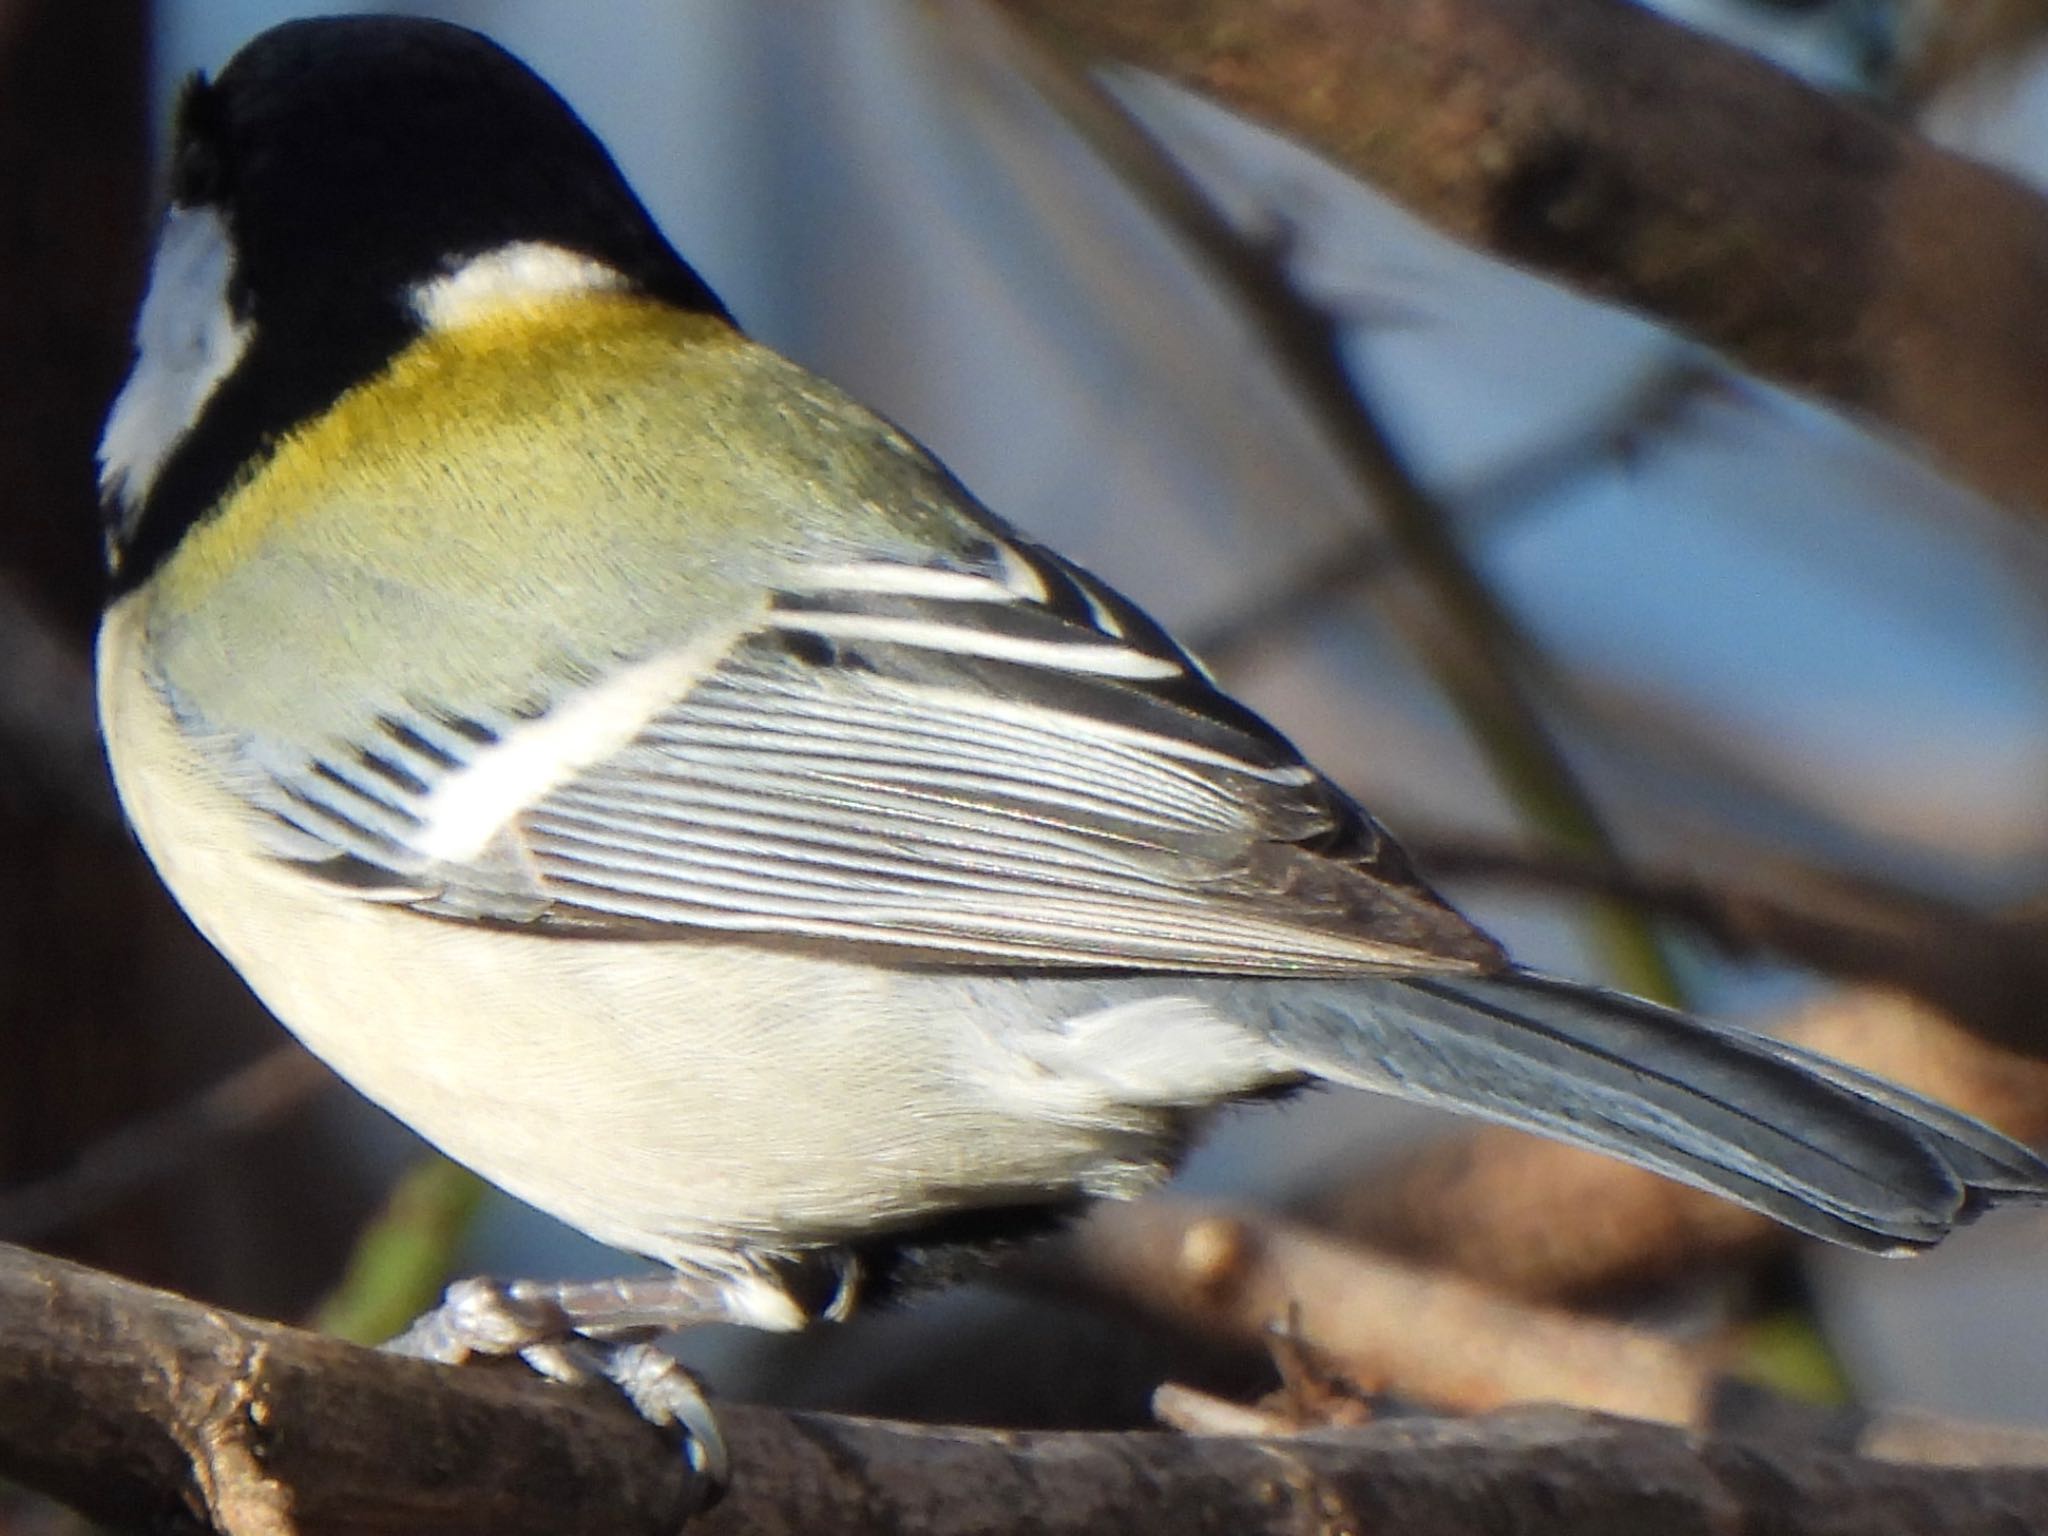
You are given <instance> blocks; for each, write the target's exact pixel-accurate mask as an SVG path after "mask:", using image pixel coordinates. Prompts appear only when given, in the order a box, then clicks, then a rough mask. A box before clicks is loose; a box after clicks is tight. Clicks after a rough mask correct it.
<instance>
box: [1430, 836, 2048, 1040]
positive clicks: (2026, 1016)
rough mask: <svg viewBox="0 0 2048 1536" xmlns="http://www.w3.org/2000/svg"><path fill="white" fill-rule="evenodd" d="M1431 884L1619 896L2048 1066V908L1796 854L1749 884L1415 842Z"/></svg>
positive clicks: (1446, 841)
mask: <svg viewBox="0 0 2048 1536" xmlns="http://www.w3.org/2000/svg"><path fill="white" fill-rule="evenodd" d="M1407 846H1408V849H1409V851H1410V852H1411V853H1413V854H1414V855H1415V856H1416V860H1417V862H1418V863H1420V864H1421V865H1422V867H1423V868H1424V869H1425V870H1426V871H1427V872H1428V873H1429V874H1430V876H1431V877H1432V878H1435V879H1443V880H1465V881H1477V882H1489V881H1494V882H1504V883H1507V884H1511V885H1526V886H1531V887H1536V888H1541V889H1544V890H1550V891H1563V892H1578V893H1581V894H1588V895H1600V896H1608V897H1612V898H1613V899H1615V900H1619V901H1625V902H1628V903H1630V904H1631V905H1633V906H1637V907H1640V908H1641V909H1642V910H1644V911H1646V912H1653V913H1655V914H1656V915H1657V916H1659V917H1662V918H1665V919H1667V920H1669V921H1672V922H1676V923H1681V924H1683V925H1685V926H1686V927H1688V928H1690V929H1692V930H1693V931H1694V932H1695V933H1697V934H1699V935H1700V936H1702V937H1703V938H1705V939H1707V940H1709V941H1710V942H1711V943H1713V944H1714V945H1715V946H1717V947H1718V948H1720V949H1721V950H1723V951H1724V952H1726V953H1727V954H1730V955H1734V956H1752V955H1759V954H1769V955H1776V956H1779V957H1781V958H1784V959H1788V960H1793V961H1796V962H1797V963H1799V964H1801V965H1804V966H1808V967H1810V968H1812V969H1814V970H1816V971H1820V972H1822V973H1824V974H1826V975H1828V976H1832V977H1835V978H1837V979H1839V980H1842V981H1858V982H1871V983H1876V984H1879V985H1883V986H1888V987H1896V988H1898V989H1899V990H1901V991H1904V992H1910V993H1911V994H1913V996H1915V997H1917V998H1919V999H1921V1000H1922V1001H1923V1002H1926V1003H1929V1004H1931V1005H1933V1006H1934V1007H1936V1008H1938V1009H1940V1010H1941V1011H1942V1012H1943V1013H1945V1014H1947V1015H1949V1016H1950V1017H1951V1018H1953V1019H1954V1020H1955V1021H1956V1022H1957V1023H1958V1024H1961V1025H1962V1026H1964V1027H1965V1028H1967V1029H1969V1030H1971V1031H1972V1032H1973V1033H1976V1034H1978V1035H1981V1036H1983V1037H1984V1038H1986V1039H1987V1040H1990V1041H1992V1042H1994V1043H1996V1044H1998V1045H2001V1046H2004V1047H2006V1048H2007V1049H2010V1050H2012V1051H2015V1052H2017V1053H2019V1054H2021V1055H2023V1056H2034V1057H2048V1025H2044V1023H2043V1020H2042V1016H2041V999H2042V998H2043V997H2048V913H2044V912H2042V911H2037V910H2020V911H2011V912H1980V911H1978V910H1976V909H1974V908H1971V907H1966V906H1963V905H1961V904H1959V903H1956V902H1950V901H1944V900H1941V899H1940V898H1938V897H1934V896H1929V895H1926V894H1924V893H1922V892H1918V891H1908V890H1904V889H1901V888H1898V887H1896V886H1886V885H1881V884H1878V883H1877V882H1874V881H1870V880H1864V879H1859V878H1856V877H1854V876H1851V875H1848V874H1844V873H1841V872H1839V871H1835V870H1828V869H1823V868H1818V867H1815V866H1813V865H1810V864H1802V863H1799V862H1796V861H1794V860H1791V859H1786V858H1777V859H1765V860H1763V861H1762V862H1757V861H1754V860H1752V861H1750V862H1749V863H1748V865H1747V866H1746V867H1745V869H1744V870H1743V872H1742V873H1741V874H1740V875H1736V874H1732V873H1730V874H1714V875H1695V874H1692V873H1689V872H1673V871H1660V870H1638V869H1631V868H1626V867H1623V866H1621V865H1617V864H1614V863H1612V862H1609V861H1606V860H1600V859H1588V858H1586V857H1584V856H1582V855H1578V854H1574V853H1570V852H1566V851H1562V850H1542V851H1535V850H1530V849H1525V848H1516V847H1510V846H1508V845H1506V844H1500V843H1484V842H1475V841H1471V840H1468V839H1461V838H1455V837H1423V838H1409V839H1407Z"/></svg>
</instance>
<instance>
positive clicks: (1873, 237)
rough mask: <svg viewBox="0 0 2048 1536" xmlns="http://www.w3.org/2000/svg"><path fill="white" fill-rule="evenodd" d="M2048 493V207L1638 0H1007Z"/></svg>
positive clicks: (1733, 351) (1097, 52) (1030, 16)
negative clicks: (2045, 424) (1105, 1)
mask: <svg viewBox="0 0 2048 1536" xmlns="http://www.w3.org/2000/svg"><path fill="white" fill-rule="evenodd" d="M997 3H998V5H999V6H1000V8H1001V9H1002V10H1004V11H1005V12H1007V13H1008V14H1010V15H1012V16H1014V17H1016V18H1018V19H1019V20H1021V21H1023V22H1025V23H1027V24H1028V25H1030V26H1031V27H1033V28H1034V29H1036V30H1037V31H1038V32H1039V33H1040V35H1042V36H1047V37H1054V38H1059V39H1063V40H1065V41H1067V42H1069V43H1071V44H1072V45H1074V46H1075V47H1077V48H1078V49H1080V50H1082V51H1083V52H1085V53H1087V54H1089V55H1092V56H1095V57H1098V58H1102V59H1106V60H1114V61H1118V62H1122V63H1126V64H1133V65H1137V66H1139V67H1141V68H1144V69H1148V70H1152V71H1154V72H1156V73H1158V74H1161V75H1164V76H1166V77H1167V78H1169V79H1172V80H1175V81H1178V82H1179V83H1181V84H1183V85H1186V86H1189V87H1191V88H1193V89H1195V90H1198V91H1201V92H1203V93H1205V94H1207V95H1209V96H1212V97H1214V98H1216V99H1217V100H1219V101H1221V102H1223V103H1224V104H1226V105H1228V106H1230V107H1233V108H1235V109H1236V110H1238V111H1240V112H1242V113H1244V114H1245V115H1246V116H1248V117H1250V118H1252V119H1254V120H1256V121H1258V122H1261V123H1264V124H1266V125H1267V126H1269V127H1272V128H1274V129H1277V130H1279V131H1280V132H1283V133H1286V134H1288V135H1290V136H1292V137H1294V138H1297V139H1299V140H1301V141H1302V142H1304V143H1306V144H1308V145H1309V146H1311V147H1313V148H1315V149H1317V150H1319V151H1321V152H1322V153H1323V154H1325V155H1327V156H1329V157H1330V158H1331V159H1332V160H1334V161H1335V162H1337V163H1338V164H1340V165H1342V166H1345V167H1346V168H1348V169H1349V170H1351V171H1353V172H1355V173H1356V174H1358V175H1359V176H1362V177H1364V178H1365V179H1366V180H1368V181H1371V182H1373V183H1374V184H1375V185H1376V186H1378V187H1379V188H1381V189H1382V190H1383V191H1385V192H1387V193H1388V194H1390V195H1391V196H1393V197H1394V198H1396V199H1397V200H1398V201H1400V202H1402V203H1403V204H1405V205H1406V206H1407V207H1409V208H1410V209H1412V210H1413V211H1414V212H1416V213H1417V214H1419V215H1421V216H1422V217H1423V218H1425V219H1427V220H1429V221H1430V222H1431V223H1433V224H1435V225H1437V226H1438V227H1439V228H1441V229H1443V230H1445V231H1446V232H1447V233H1449V234H1451V235H1453V236H1455V237H1457V238H1459V239H1462V240H1465V241H1467V242H1469V243H1471V244H1473V245H1477V246H1480V247H1483V248H1485V249H1488V250H1491V251H1493V252H1495V253H1497V254H1499V255H1501V256H1503V257H1505V258H1507V259H1509V260H1512V261H1516V262H1520V263H1522V264H1524V265H1527V266H1530V267H1533V268H1535V269H1537V270H1539V271H1541V272H1544V273H1546V274H1548V275H1550V276H1552V277H1555V278H1558V279H1560V280H1561V281H1564V282H1568V283H1571V284H1573V285H1575V286H1578V287H1581V288H1584V289H1586V290H1588V291H1589V292H1591V293H1593V294H1595V295H1598V296H1601V297H1605V298H1609V299H1613V300H1616V301H1619V302H1621V303H1624V304H1627V305H1630V306H1633V307H1635V308H1637V309H1640V310H1643V311H1645V312H1647V313H1649V314H1651V315H1654V316H1656V317H1658V318H1659V319H1662V320H1664V321H1666V322H1667V323H1669V324H1671V325H1672V326H1674V327H1676V328H1677V329H1679V330H1680V331H1683V332H1684V333H1686V334H1687V335H1689V336H1692V337H1694V338H1695V339H1697V340H1699V341H1702V342H1704V343H1706V344H1707V345H1709V346H1712V347H1714V348H1716V349H1718V350H1719V351H1721V352H1722V353H1723V354H1725V355H1726V356H1727V357H1728V358H1729V359H1731V360H1732V361H1733V362H1735V363H1736V364H1738V365H1739V366H1741V367H1743V368H1745V369H1747V370H1749V371H1750V372H1752V373H1755V374H1758V375H1761V376H1762V377H1765V378H1768V379H1771V380H1774V381H1776V382H1778V383H1781V384H1786V385H1789V386H1791V387H1793V388H1795V389H1801V390H1806V391H1809V392H1811V393H1813V394H1816V395H1819V396H1820V397H1822V398H1824V399H1827V400H1829V401H1832V402H1833V403H1834V404H1836V405H1837V406H1840V407H1842V408H1844V409H1846V410H1849V411H1852V412H1855V413H1858V414H1861V415H1866V416H1869V417H1872V418H1875V419H1876V420H1878V421H1880V422H1882V423H1884V424H1886V425H1889V426H1891V427H1894V428H1897V429H1898V430H1900V431H1902V432H1904V433H1906V434H1908V435H1910V436H1912V437H1914V438H1917V439H1918V440H1919V441H1920V442H1921V443H1922V444H1923V445H1925V446H1926V447H1927V448H1928V449H1929V450H1931V451H1932V452H1933V454H1934V455H1935V456H1936V457H1937V458H1938V459H1940V460H1942V461H1943V462H1944V463H1945V464H1946V465H1947V466H1948V468H1949V469H1950V470H1951V471H1953V472H1954V473H1955V474H1956V475H1958V476H1959V477H1960V478H1962V479H1963V480H1965V481H1967V482H1969V483H1970V484H1972V485H1975V486H1976V487H1977V488H1978V489H1980V490H1982V491H1984V492H1986V493H1987V494H1989V495H1990V496H1992V497H1993V498H1995V499H1997V500H2000V501H2006V502H2015V503H2022V504H2024V505H2026V506H2027V507H2028V508H2030V509H2031V510H2032V511H2034V512H2036V513H2044V512H2048V434H2043V433H2042V432H2041V431H2040V423H2041V422H2042V421H2044V420H2048V284H2044V283H2042V282H2041V280H2040V274H2041V273H2042V272H2044V271H2048V206H2044V205H2043V204H2042V202H2041V201H2040V200H2039V199H2037V198H2036V197H2035V196H2034V195H2033V194H2032V193H2030V192H2029V191H2027V190H2026V189H2025V188H2024V187H2023V186H2021V185H2020V184H2019V183H2018V182H2017V181H2014V180H2012V179H2011V178H2009V177H2006V176H2004V175H2001V174H1999V173H1998V172H1995V171H1992V170H1989V169H1987V168H1986V167H1984V166H1981V165H1978V164H1975V163H1973V162H1971V161H1969V160H1966V159H1964V158H1963V157H1961V156H1958V155H1953V154H1948V153H1946V152H1944V151H1942V150H1939V149H1936V148H1935V147H1933V146H1932V145H1930V144H1928V143H1927V142H1925V141H1924V140H1922V139H1920V138H1918V137H1917V136H1915V135H1914V134H1913V133H1912V132H1910V131H1909V130H1907V129H1905V128H1903V127H1901V126H1899V125H1898V124H1896V123H1892V122H1889V121H1886V120H1885V119H1883V118H1881V117H1879V116H1877V115H1876V114H1874V113H1872V112H1869V111H1866V110H1864V109H1862V108H1859V107H1857V106H1855V105H1853V104H1851V103H1848V102H1845V101H1842V100H1838V99H1835V98H1832V97H1829V96H1828V95H1826V94H1824V93H1822V92H1820V91H1817V90H1813V89H1811V88H1809V87H1807V86H1805V85H1803V84H1801V83H1800V82H1799V81H1797V80H1795V79H1794V78H1793V77H1791V76H1790V75H1787V74H1785V73H1783V72H1782V71H1780V70H1777V69H1774V68H1772V67H1771V66H1770V65H1768V64H1766V63H1764V62H1763V61H1761V60H1760V59H1758V58H1756V57H1755V56H1753V55H1751V54H1748V53H1745V52H1743V51H1741V50H1739V49H1736V48H1733V47H1729V46H1726V45H1724V44H1721V43H1718V42H1715V41H1713V40H1711V39H1709V38H1706V37H1704V36H1702V35H1700V34H1699V33H1697V32H1694V31H1691V30H1689V29H1687V28H1685V27H1682V26H1680V25H1678V24H1676V23H1673V22H1670V21H1667V20H1664V19H1663V18H1661V17H1659V16H1657V15H1656V14H1655V13H1654V12H1653V11H1652V10H1650V9H1649V8H1648V7H1645V6H1640V5H1635V4H1631V3H1629V0H1119V3H1117V4H1115V5H1102V4H1097V3H1094V0H997Z"/></svg>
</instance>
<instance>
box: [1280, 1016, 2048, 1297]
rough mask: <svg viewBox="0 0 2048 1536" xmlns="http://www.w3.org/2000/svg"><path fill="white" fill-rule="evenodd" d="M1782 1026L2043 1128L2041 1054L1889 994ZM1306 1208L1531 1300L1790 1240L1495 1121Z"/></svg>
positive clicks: (2045, 1078) (1965, 1106) (2047, 1115)
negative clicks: (2008, 1047)
mask: <svg viewBox="0 0 2048 1536" xmlns="http://www.w3.org/2000/svg"><path fill="white" fill-rule="evenodd" d="M1778 1032H1779V1033H1780V1034H1782V1035H1783V1036H1784V1037H1785V1038H1786V1039H1788V1040H1794V1041H1797V1042H1798V1043H1799V1044H1801V1045H1805V1046H1809V1047H1811V1048H1813V1049H1815V1050H1818V1051H1821V1052H1823V1053H1825V1054H1827V1055H1829V1056H1834V1057H1838V1058H1840V1059H1841V1060H1843V1061H1847V1062H1850V1063H1852V1064H1854V1065H1856V1066H1859V1067H1863V1068H1865V1069H1867V1070H1869V1071H1872V1072H1875V1073H1877V1074H1878V1075H1879V1076H1882V1077H1887V1078H1890V1079H1892V1080H1893V1081H1894V1082H1898V1083H1902V1084H1904V1085H1905V1086H1907V1087H1909V1088H1913V1089H1916V1090H1918V1091H1919V1092H1921V1093H1925V1094H1927V1095H1929V1096H1931V1097H1933V1098H1936V1099H1939V1100H1941V1101H1942V1102H1943V1103H1946V1104H1952V1105H1954V1106H1955V1107H1956V1108H1958V1109H1960V1110H1963V1111H1964V1112H1965V1113H1968V1114H1972V1115H1975V1116H1977V1117H1978V1118H1979V1119H1982V1120H1985V1121H1988V1122H1989V1123H1990V1124H1992V1125H1995V1126H1997V1127H1998V1128H1999V1129H2000V1130H2003V1131H2005V1132H2006V1133H2008V1134H2009V1135H2013V1136H2017V1137H2019V1138H2020V1139H2021V1140H2023V1141H2040V1140H2043V1139H2044V1138H2048V1063H2044V1062H2042V1061H2039V1060H2035V1059H2030V1058H2026V1057H2021V1056H2016V1055H2013V1054H2012V1053H2010V1052H2007V1051H2004V1050H2001V1049H1999V1048H1998V1047H1996V1046H1993V1045H1990V1044H1987V1043H1986V1042H1985V1041H1983V1040H1982V1039H1979V1038H1978V1037H1977V1036H1975V1035H1973V1034H1970V1033H1968V1032H1966V1031H1964V1030H1963V1029H1961V1028H1959V1027H1957V1026H1956V1025H1955V1024H1954V1023H1952V1022H1951V1021H1950V1020H1948V1019H1947V1018H1945V1017H1944V1016H1942V1015H1940V1014H1936V1013H1933V1012H1931V1011H1929V1010H1927V1009H1925V1008H1923V1007H1921V1006H1920V1005H1918V1004H1916V1003H1914V1002H1913V1001H1911V1000H1910V999H1908V998H1906V997H1904V996H1903V995H1901V994H1898V993H1894V992H1889V991H1884V990H1880V989H1876V988H1864V989H1856V990H1851V991H1846V992H1843V993H1840V994H1838V995H1836V996H1832V997H1829V998H1827V999H1824V1000H1823V1001H1821V1002H1818V1003H1815V1004H1813V1005H1812V1006H1810V1007H1808V1008H1806V1009H1803V1010H1801V1011H1800V1012H1798V1013H1797V1014H1795V1015H1794V1016H1793V1017H1792V1018H1791V1019H1790V1020H1788V1021H1787V1022H1786V1023H1785V1026H1784V1028H1783V1029H1781V1030H1780V1031H1778ZM1313 1215H1314V1217H1315V1219H1316V1220H1317V1222H1318V1223H1319V1224H1325V1225H1327V1226H1329V1227H1330V1228H1331V1229H1333V1230H1335V1231H1337V1232H1341V1233H1343V1234H1345V1235H1346V1236H1348V1237H1351V1238H1354V1239H1356V1240H1359V1241H1363V1242H1366V1243H1370V1244H1371V1245H1372V1246H1374V1247H1376V1248H1380V1249H1382V1250H1384V1251H1386V1252H1389V1253H1394V1254H1399V1255H1401V1256H1402V1257H1404V1258H1407V1259H1409V1260H1411V1261H1414V1262H1418V1263H1426V1264H1430V1265H1440V1266H1442V1267H1444V1268H1446V1269H1450V1270H1454V1271H1455V1272H1457V1273H1458V1274H1461V1275H1466V1276H1469V1277H1471V1278H1473V1279H1476V1280H1479V1281H1482V1282H1484V1283H1485V1284H1487V1285H1490V1286H1493V1287H1495V1288H1497V1289H1499V1290H1501V1291H1503V1292H1506V1293H1509V1294H1512V1295H1515V1296H1520V1297H1524V1298H1528V1299H1532V1300H1541V1301H1562V1300H1566V1299H1570V1298H1575V1297H1584V1296H1588V1295H1595V1294H1599V1293H1602V1292H1608V1291H1613V1290H1617V1289H1626V1288H1632V1287H1636V1286H1643V1285H1652V1284H1655V1283H1657V1282H1659V1281H1661V1280H1666V1279H1669V1278H1672V1277H1674V1276H1677V1275H1680V1274H1684V1273H1686V1272H1688V1271H1696V1270H1698V1269H1699V1268H1700V1267H1702V1266H1707V1265H1712V1264H1714V1263H1716V1262H1723V1261H1726V1260H1727V1259H1729V1258H1731V1257H1733V1256H1736V1255H1753V1254H1755V1253H1757V1252H1760V1251H1762V1250H1764V1249H1767V1248H1770V1247H1773V1246H1778V1245H1782V1244H1785V1243H1788V1242H1790V1241H1792V1236H1791V1234H1790V1233H1788V1232H1787V1231H1786V1230H1785V1229H1784V1228H1782V1227H1780V1226H1778V1225H1777V1224H1776V1223H1774V1222H1772V1221H1771V1220H1770V1219H1769V1218H1768V1217H1765V1216H1759V1215H1757V1214H1756V1213H1755V1212H1753V1211H1748V1210H1744V1209H1743V1208H1742V1207H1740V1206H1735V1205H1730V1204H1729V1203H1728V1202H1726V1201H1724V1200H1720V1199H1717V1198H1716V1197H1714V1196H1712V1195H1709V1194H1706V1193H1704V1192H1703V1191H1700V1190H1695V1189H1690V1188H1687V1187H1685V1186H1684V1185H1680V1184H1674V1183H1672V1182H1671V1181H1669V1180H1668V1179H1662V1178H1659V1177H1658V1176H1657V1175H1656V1174H1653V1173H1646V1172H1644V1171H1643V1170H1642V1169H1640V1168H1633V1167H1630V1166H1628V1165H1627V1164H1624V1163H1619V1162H1616V1161H1615V1160H1614V1159H1613V1158H1609V1157H1601V1156H1599V1155H1597V1154H1595V1153H1591V1152H1585V1151H1581V1150H1579V1149H1578V1148H1574V1147H1566V1146H1562V1145H1559V1144H1557V1143H1555V1142H1549V1141H1539V1140H1536V1139H1535V1138H1532V1137H1528V1136H1524V1135H1520V1134H1518V1133H1516V1132H1512V1131H1504V1130H1482V1131H1477V1132H1473V1133H1470V1134H1466V1135H1459V1136H1455V1137H1452V1138H1448V1139H1446V1140H1445V1141H1443V1142H1440V1143H1437V1144H1435V1145H1434V1146H1430V1147H1425V1148H1424V1149H1422V1150H1421V1151H1420V1152H1418V1153H1416V1154H1415V1155H1414V1156H1413V1157H1411V1158H1409V1159H1407V1160H1406V1161H1404V1162H1402V1163H1398V1164H1396V1165H1395V1166H1393V1167H1387V1166H1385V1165H1379V1166H1376V1167H1374V1168H1373V1169H1372V1170H1371V1172H1370V1174H1369V1175H1367V1176H1364V1177H1361V1178H1358V1179H1355V1180H1352V1181H1350V1182H1348V1183H1346V1184H1345V1185H1343V1186H1342V1187H1341V1188H1340V1189H1339V1190H1337V1191H1336V1192H1334V1193H1333V1194H1331V1195H1329V1196H1327V1197H1325V1198H1324V1199H1323V1200H1322V1201H1321V1202H1319V1203H1318V1205H1317V1206H1316V1208H1315V1210H1314V1212H1313ZM1993 1219H1997V1218H1995V1217H1994V1218H1993Z"/></svg>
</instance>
